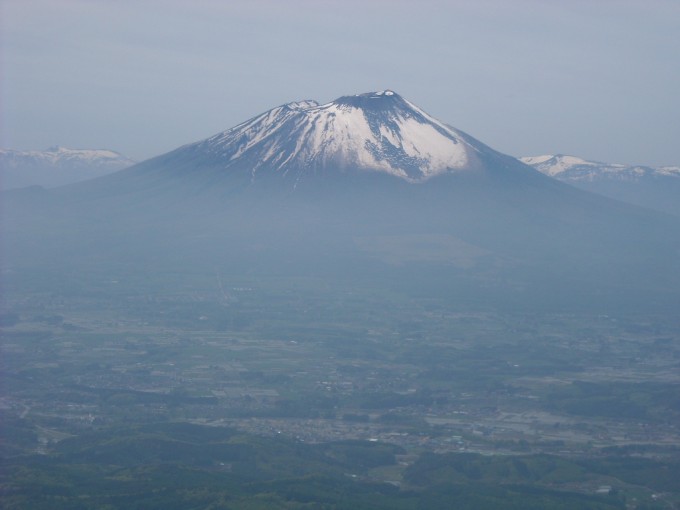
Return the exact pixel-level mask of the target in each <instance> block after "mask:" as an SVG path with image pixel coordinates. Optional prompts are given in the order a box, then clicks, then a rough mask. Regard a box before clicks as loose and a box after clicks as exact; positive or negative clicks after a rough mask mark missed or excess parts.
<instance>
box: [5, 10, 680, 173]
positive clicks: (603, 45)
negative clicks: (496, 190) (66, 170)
mask: <svg viewBox="0 0 680 510" xmlns="http://www.w3.org/2000/svg"><path fill="white" fill-rule="evenodd" d="M0 5H1V7H0V8H1V12H0V15H1V18H2V27H1V28H2V30H1V33H2V36H1V37H2V41H1V42H2V54H1V60H0V62H1V64H0V65H1V71H2V75H1V76H2V77H1V80H2V83H1V93H0V94H1V96H0V100H1V103H0V107H1V113H2V130H1V132H0V133H1V134H0V136H1V138H0V146H2V147H8V148H17V149H44V148H47V147H48V146H51V145H57V144H58V145H63V146H67V147H74V148H110V149H113V150H117V151H119V152H122V153H123V154H125V155H128V156H130V157H133V158H136V159H140V160H141V159H145V158H147V157H151V156H155V155H157V154H160V153H163V152H166V151H168V150H171V149H173V148H175V147H177V146H179V145H183V144H185V143H189V142H193V141H196V140H199V139H202V138H205V137H207V136H209V135H212V134H214V133H216V132H219V131H223V130H225V129H227V128H229V127H232V126H233V125H235V124H237V123H239V122H241V121H244V120H246V119H248V118H250V117H252V116H254V115H256V114H259V113H261V112H263V111H265V110H267V109H269V108H272V107H274V106H277V105H279V104H282V103H286V102H289V101H293V100H298V99H316V100H318V101H321V102H326V101H330V100H333V99H335V98H336V97H338V96H341V95H346V94H355V93H360V92H368V91H372V90H381V89H385V88H390V89H393V90H395V91H397V92H398V93H400V94H401V95H403V96H405V97H406V98H407V99H409V100H410V101H412V102H414V103H416V104H418V105H419V106H420V107H422V108H423V109H425V110H426V111H428V112H429V113H430V114H432V115H434V116H435V117H437V118H439V119H441V120H443V121H445V122H447V123H449V124H451V125H453V126H455V127H457V128H459V129H462V130H463V131H466V132H468V133H469V134H471V135H472V136H475V137H476V138H478V139H480V140H481V141H483V142H485V143H487V144H489V145H491V146H492V147H494V148H496V149H498V150H500V151H502V152H506V153H508V154H512V155H516V156H518V155H535V154H544V153H565V154H575V155H579V156H583V157H586V158H590V159H596V160H602V161H610V162H623V163H636V164H652V165H663V164H668V165H670V164H673V165H677V164H680V92H679V91H680V1H677V0H668V1H665V0H640V1H625V0H583V1H581V0H542V1H539V0H487V1H485V0H450V1H427V0H421V1H417V2H416V1H415V0H389V1H388V0H384V1H383V0H361V1H359V0H343V1H335V0H328V1H324V0H317V1H312V0H278V1H276V0H259V1H258V0H248V1H245V0H231V1H229V0H221V1H217V0H212V1H211V0H204V1H201V0H191V1H190V0H184V1H180V0H0Z"/></svg>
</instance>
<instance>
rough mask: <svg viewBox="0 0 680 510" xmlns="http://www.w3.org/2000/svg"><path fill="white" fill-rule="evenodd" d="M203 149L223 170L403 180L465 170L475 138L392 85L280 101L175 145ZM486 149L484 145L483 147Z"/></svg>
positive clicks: (471, 162)
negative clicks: (366, 174)
mask: <svg viewBox="0 0 680 510" xmlns="http://www.w3.org/2000/svg"><path fill="white" fill-rule="evenodd" d="M187 149H190V150H192V151H193V150H198V151H200V152H201V153H204V152H207V153H209V154H210V155H211V157H212V159H213V161H215V162H218V161H219V164H220V166H223V167H224V168H225V169H234V168H237V167H238V168H246V169H248V171H250V172H251V173H252V176H253V178H254V177H255V176H256V175H257V174H262V173H277V174H281V175H289V174H290V175H294V176H296V179H298V178H300V176H301V175H302V173H304V172H314V173H319V172H325V171H327V170H329V169H332V170H333V171H341V172H342V171H355V170H357V171H375V172H384V173H388V174H391V175H394V176H397V177H400V178H402V179H405V180H407V181H410V182H421V181H423V180H426V179H428V178H430V177H433V176H435V175H438V174H441V173H445V172H458V171H464V170H470V169H472V168H474V167H475V165H476V163H477V154H478V153H479V152H480V151H483V150H485V146H483V144H481V143H475V140H474V139H472V138H470V137H468V136H467V135H465V134H463V133H461V132H459V131H457V130H456V129H453V128H451V127H450V126H447V125H446V124H444V123H442V122H440V121H438V120H436V119H435V118H433V117H431V116H430V115H428V114H427V113H426V112H424V111H423V110H421V109H420V108H418V107H417V106H416V105H414V104H413V103H411V102H409V101H407V100H406V99H404V98H402V97H401V96H400V95H399V94H397V93H396V92H394V91H392V90H383V91H379V92H369V93H366V94H357V95H352V96H342V97H339V98H338V99H336V100H334V101H331V102H329V103H325V104H319V103H317V102H316V101H311V100H307V101H298V102H294V103H288V104H285V105H282V106H279V107H276V108H273V109H272V110H269V111H267V112H265V113H263V114H261V115H258V116H256V117H254V118H252V119H250V120H248V121H246V122H243V123H241V124H239V125H237V126H235V127H233V128H231V129H229V130H227V131H224V132H222V133H219V134H217V135H215V136H212V137H210V138H208V139H206V140H204V141H201V142H197V143H195V144H190V145H189V146H185V147H183V148H181V149H180V150H187ZM487 150H488V148H487Z"/></svg>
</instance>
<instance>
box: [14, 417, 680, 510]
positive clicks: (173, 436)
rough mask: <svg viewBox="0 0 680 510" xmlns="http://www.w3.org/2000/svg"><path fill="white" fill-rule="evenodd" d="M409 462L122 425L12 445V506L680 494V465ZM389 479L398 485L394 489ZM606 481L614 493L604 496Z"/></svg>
mask: <svg viewBox="0 0 680 510" xmlns="http://www.w3.org/2000/svg"><path fill="white" fill-rule="evenodd" d="M11 429H12V426H11V424H10V426H9V427H8V432H11ZM15 439H19V438H15ZM405 453H406V452H404V451H403V449H402V448H400V447H398V446H394V445H389V444H384V443H379V442H364V441H342V442H334V443H326V444H305V443H300V442H296V441H292V440H289V439H285V438H282V437H275V438H263V437H256V436H252V435H247V434H243V433H240V432H237V431H234V430H231V429H226V428H218V427H204V426H198V425H190V424H167V423H166V424H154V425H145V426H134V427H129V428H121V427H117V428H112V429H106V430H100V431H96V432H90V433H87V434H84V435H81V436H79V437H73V438H68V439H64V440H62V441H60V442H59V443H57V444H56V445H55V447H54V448H53V449H52V451H51V452H50V453H48V454H42V455H37V454H19V453H18V452H17V451H16V450H8V449H7V448H5V449H4V450H3V457H4V459H3V465H4V469H3V481H2V496H1V500H2V506H3V508H6V509H8V510H9V509H29V508H30V509H34V510H39V509H49V510H58V509H68V510H76V509H118V508H120V509H123V508H125V509H145V510H147V509H156V508H157V509H164V510H168V509H175V508H176V509H183V510H184V509H239V510H241V509H244V510H245V509H352V510H358V509H364V508H365V509H396V510H399V509H404V510H411V509H413V510H416V509H428V510H431V509H450V508H456V509H470V510H472V509H474V510H483V509H494V510H498V509H517V510H520V509H521V510H532V509H536V510H539V509H540V510H550V509H558V510H569V509H574V510H575V509H579V510H587V509H592V510H600V509H602V510H609V509H612V510H613V509H624V508H626V503H629V504H630V503H631V500H630V494H635V491H636V490H637V491H642V492H644V491H643V489H644V490H653V491H667V492H669V493H670V496H671V497H672V495H673V493H677V492H678V484H677V481H676V479H675V476H674V473H678V472H680V463H679V462H677V461H657V460H654V461H652V460H647V459H641V458H640V459H637V460H636V459H635V458H631V457H630V456H628V457H623V456H618V455H617V452H611V453H610V454H609V455H601V456H600V457H592V458H589V459H582V460H567V459H563V458H559V457H555V456H548V455H524V456H494V457H487V456H482V455H478V454H471V453H467V454H465V453H461V454H444V455H440V454H432V453H428V454H423V455H421V456H420V457H418V458H415V459H414V458H413V457H411V462H409V465H408V467H405V468H404V465H405V464H406V463H405V462H403V460H404V459H405V458H407V456H405V455H404V454H405ZM388 473H390V474H392V475H393V476H394V478H398V480H390V482H391V483H386V480H388V478H387V476H388ZM604 481H607V482H609V483H610V485H612V487H613V488H612V490H611V491H610V493H609V494H603V495H596V494H594V492H595V489H596V488H597V487H598V484H602V483H603V482H604ZM631 491H632V492H631ZM642 492H640V494H642ZM627 498H628V501H627ZM633 504H634V505H635V507H636V508H640V509H642V508H659V509H662V508H668V506H667V505H666V504H665V503H664V501H659V502H656V503H653V502H649V503H644V502H642V501H639V502H637V503H636V502H635V501H633Z"/></svg>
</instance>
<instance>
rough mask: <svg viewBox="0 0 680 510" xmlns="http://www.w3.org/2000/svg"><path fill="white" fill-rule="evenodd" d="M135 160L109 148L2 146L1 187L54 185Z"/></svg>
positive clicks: (89, 176)
mask: <svg viewBox="0 0 680 510" xmlns="http://www.w3.org/2000/svg"><path fill="white" fill-rule="evenodd" d="M134 164H135V161H133V160H131V159H129V158H127V157H125V156H123V155H122V154H119V153H117V152H114V151H110V150H93V149H67V148H65V147H51V148H49V149H47V150H45V151H18V150H11V149H0V186H1V189H13V188H21V187H25V186H35V185H37V186H44V187H46V188H54V187H56V186H62V185H64V184H71V183H73V182H78V181H82V180H85V179H91V178H94V177H101V176H102V175H106V174H108V173H111V172H115V171H116V170H121V169H122V168H125V167H128V166H131V165H134Z"/></svg>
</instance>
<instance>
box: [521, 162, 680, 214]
mask: <svg viewBox="0 0 680 510" xmlns="http://www.w3.org/2000/svg"><path fill="white" fill-rule="evenodd" d="M519 159H520V160H521V161H523V162H524V163H526V164H527V165H531V166H532V167H534V168H535V169H536V170H538V171H539V172H542V173H544V174H545V175H549V176H550V177H554V178H556V179H559V180H560V181H562V182H566V183H569V184H571V185H573V186H576V187H578V188H581V189H584V190H587V191H592V192H595V193H600V194H602V195H605V196H607V197H610V198H615V199H617V200H623V201H624V202H630V203H632V204H636V205H641V206H644V207H649V208H652V209H657V210H661V211H665V212H669V213H673V214H677V215H680V167H678V166H663V167H649V166H636V165H621V164H613V163H602V162H599V161H588V160H585V159H581V158H577V157H575V156H565V155H563V154H557V155H555V156H551V155H544V156H526V157H522V158H519Z"/></svg>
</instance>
